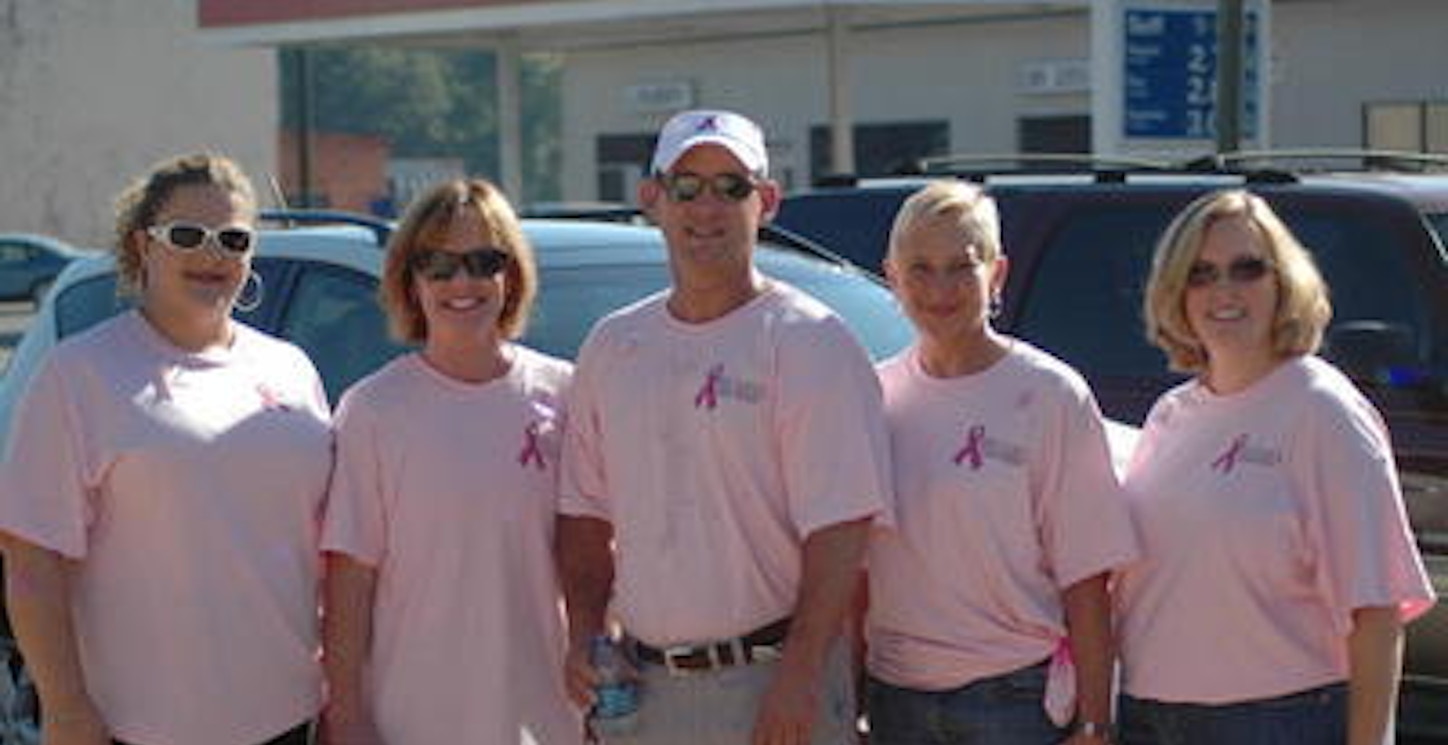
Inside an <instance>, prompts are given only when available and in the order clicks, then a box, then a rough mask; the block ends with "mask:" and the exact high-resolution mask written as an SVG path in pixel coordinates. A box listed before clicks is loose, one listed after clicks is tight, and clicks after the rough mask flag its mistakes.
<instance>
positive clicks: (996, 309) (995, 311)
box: [986, 292, 1006, 321]
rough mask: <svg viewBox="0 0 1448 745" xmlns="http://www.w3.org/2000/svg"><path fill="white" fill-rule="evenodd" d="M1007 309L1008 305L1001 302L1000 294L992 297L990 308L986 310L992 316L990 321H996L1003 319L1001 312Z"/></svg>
mask: <svg viewBox="0 0 1448 745" xmlns="http://www.w3.org/2000/svg"><path fill="white" fill-rule="evenodd" d="M1005 307H1006V304H1005V303H1004V302H1003V301H1001V295H1000V293H998V292H997V293H993V294H991V296H990V306H989V308H988V309H987V310H986V312H987V314H988V315H989V316H990V319H991V320H992V321H994V320H995V319H997V318H1000V317H1001V311H1003V310H1005Z"/></svg>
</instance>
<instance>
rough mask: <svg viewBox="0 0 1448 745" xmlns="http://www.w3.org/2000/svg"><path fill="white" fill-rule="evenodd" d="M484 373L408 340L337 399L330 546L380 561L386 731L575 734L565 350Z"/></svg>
mask: <svg viewBox="0 0 1448 745" xmlns="http://www.w3.org/2000/svg"><path fill="white" fill-rule="evenodd" d="M509 349H510V351H511V352H512V354H513V365H512V368H511V369H510V370H509V371H508V373H507V375H505V376H503V377H502V378H499V379H497V380H494V381H490V382H488V383H482V384H475V383H465V382H461V381H458V380H455V379H453V378H449V377H446V376H444V375H442V374H441V373H439V372H437V370H435V369H434V368H433V367H431V366H430V365H428V364H427V362H426V361H424V360H423V358H422V357H421V356H420V355H417V354H410V355H406V356H403V357H400V358H398V359H396V360H393V361H392V362H390V363H389V364H388V365H387V366H386V367H384V368H382V369H381V370H379V371H378V372H376V373H374V374H373V375H371V376H370V377H368V378H366V379H364V380H363V381H361V382H359V383H357V384H356V385H355V386H353V387H352V388H351V389H350V390H348V391H347V393H346V395H345V396H343V398H342V403H341V405H340V406H339V407H338V413H337V466H336V471H335V473H334V476H333V480H332V488H331V492H330V496H329V501H328V505H327V515H326V520H325V528H324V531H323V537H322V546H323V548H324V549H325V550H327V551H336V552H340V553H344V554H347V555H349V556H351V557H353V558H355V559H356V560H358V561H360V562H361V563H363V564H366V565H368V566H372V567H374V568H376V570H377V590H376V598H375V604H374V607H373V614H372V621H373V636H372V648H371V654H370V664H369V667H368V669H367V671H366V684H367V686H368V696H369V700H370V701H371V704H372V713H373V717H374V718H375V720H376V723H377V726H378V728H379V730H380V733H381V735H382V739H383V740H384V741H386V742H387V743H389V744H390V745H453V744H454V743H478V745H519V744H521V743H541V744H543V745H568V744H569V743H579V742H581V740H582V732H583V725H582V720H581V718H580V714H579V712H577V711H576V710H574V709H573V707H572V706H571V705H570V704H569V703H568V702H567V698H566V693H565V692H564V688H563V677H562V670H563V643H564V639H563V621H562V616H561V614H560V606H559V602H560V593H559V589H558V583H557V581H556V577H555V574H554V569H553V525H554V517H555V515H556V513H557V485H558V470H557V467H558V450H559V442H558V441H559V438H560V436H561V427H562V408H561V402H560V400H559V399H560V397H561V396H562V394H563V392H564V390H565V389H566V387H567V385H568V378H569V374H570V368H569V365H568V363H566V362H563V361H561V360H556V359H553V358H552V357H547V356H545V355H542V354H539V353H537V352H533V351H531V350H528V349H526V348H524V347H520V346H516V345H514V346H511V347H509Z"/></svg>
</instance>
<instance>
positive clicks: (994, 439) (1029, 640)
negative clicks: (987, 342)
mask: <svg viewBox="0 0 1448 745" xmlns="http://www.w3.org/2000/svg"><path fill="white" fill-rule="evenodd" d="M879 373H880V381H881V384H882V385H883V386H884V391H885V417H886V420H887V422H888V424H889V428H890V450H891V459H892V461H893V462H894V465H895V496H896V509H897V510H898V513H899V520H900V527H899V530H897V531H889V532H886V531H881V532H878V533H876V534H875V535H874V536H873V537H872V539H871V544H870V557H869V565H870V610H869V615H868V616H867V621H866V636H867V638H868V640H869V660H868V666H869V669H870V672H871V674H872V675H874V676H875V677H878V678H880V679H881V680H884V681H886V682H889V683H892V684H894V685H898V686H903V687H907V688H913V689H917V690H947V689H951V688H957V687H959V686H962V685H965V684H967V683H970V682H972V681H975V680H979V679H982V678H987V677H991V676H994V675H999V674H1002V673H1005V672H1008V671H1011V670H1016V669H1019V668H1021V667H1025V666H1027V665H1031V664H1034V663H1037V662H1040V661H1042V660H1044V659H1046V657H1048V656H1050V655H1051V653H1052V652H1053V651H1054V650H1055V648H1056V646H1057V644H1058V643H1059V642H1060V641H1061V639H1062V638H1063V637H1064V636H1065V635H1066V626H1065V616H1064V611H1063V609H1062V605H1061V592H1062V591H1063V590H1065V589H1066V588H1068V587H1070V586H1071V585H1073V584H1075V583H1076V582H1079V581H1080V580H1083V579H1087V578H1089V577H1092V576H1094V575H1097V574H1100V573H1102V572H1105V571H1109V570H1110V569H1112V568H1114V567H1118V566H1121V565H1122V564H1124V563H1126V562H1128V561H1131V560H1132V559H1133V558H1135V556H1136V553H1137V548H1136V539H1135V535H1134V534H1133V531H1132V527H1131V521H1130V518H1129V516H1128V515H1127V511H1126V503H1125V501H1124V500H1123V499H1122V495H1121V491H1120V487H1119V485H1118V483H1117V481H1116V476H1115V472H1114V471H1113V470H1112V465H1111V454H1110V452H1109V450H1108V447H1107V442H1106V434H1105V430H1104V428H1103V425H1102V421H1101V414H1100V411H1099V410H1098V408H1097V406H1096V400H1095V398H1094V397H1092V395H1091V391H1090V389H1089V388H1088V387H1087V385H1086V383H1085V381H1084V380H1082V379H1081V376H1080V375H1078V374H1077V373H1076V372H1075V371H1074V370H1072V369H1071V368H1069V367H1067V366H1066V365H1065V364H1064V363H1062V362H1060V361H1059V360H1057V359H1055V358H1053V357H1051V356H1049V355H1047V354H1046V353H1044V352H1042V351H1040V350H1038V349H1036V348H1034V347H1032V346H1030V345H1029V344H1026V343H1024V342H1021V341H1013V342H1012V345H1011V351H1010V353H1009V354H1007V355H1006V356H1005V357H1003V358H1002V359H1001V360H1000V361H998V362H997V363H995V364H994V365H992V366H991V367H990V368H988V369H986V370H984V371H982V372H980V373H976V374H974V375H966V376H961V377H957V378H934V377H931V376H930V375H929V374H928V373H926V372H925V371H924V370H923V369H922V368H921V366H920V360H919V352H918V348H916V347H912V348H910V349H908V350H906V351H905V352H903V353H901V354H900V355H899V356H897V357H895V358H894V359H892V360H889V361H888V362H885V363H883V364H882V365H880V368H879Z"/></svg>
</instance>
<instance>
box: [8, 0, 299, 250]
mask: <svg viewBox="0 0 1448 745" xmlns="http://www.w3.org/2000/svg"><path fill="white" fill-rule="evenodd" d="M195 15H196V3H195V0H0V231H6V232H8V231H24V232H39V233H46V234H50V235H55V236H58V237H60V238H62V239H65V240H68V241H71V242H73V243H78V244H81V245H89V246H105V245H108V241H109V238H110V226H111V204H112V201H113V199H114V196H115V194H116V193H117V192H118V191H119V190H120V189H121V188H122V187H124V186H125V184H126V183H127V182H128V181H129V180H130V179H132V178H134V177H136V176H139V175H140V174H142V173H143V172H144V171H145V170H146V169H147V167H148V166H149V165H150V164H151V163H153V162H155V161H156V160H159V159H161V158H163V157H166V156H169V155H172V154H175V153H179V152H183V151H187V150H192V149H198V148H208V149H214V150H219V151H222V152H225V153H227V154H229V155H231V156H233V157H235V158H237V159H238V160H240V161H241V163H242V165H243V167H244V168H246V169H247V171H248V173H249V174H251V175H252V177H253V179H255V180H256V181H258V184H257V186H258V188H259V189H260V188H264V187H263V182H264V176H265V175H266V174H267V173H268V172H269V171H270V170H271V169H272V168H274V165H273V164H274V163H275V162H276V126H277V93H276V68H275V62H274V59H275V55H274V53H273V52H272V51H270V50H261V49H241V50H238V49H233V48H225V47H219V46H213V45H203V44H201V43H199V42H198V41H197V40H196V36H195V29H196V18H195Z"/></svg>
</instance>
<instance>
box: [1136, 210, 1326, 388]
mask: <svg viewBox="0 0 1448 745" xmlns="http://www.w3.org/2000/svg"><path fill="white" fill-rule="evenodd" d="M1230 217H1242V218H1244V219H1246V221H1247V222H1248V224H1249V225H1250V226H1251V227H1252V230H1253V231H1255V232H1256V234H1257V237H1258V238H1259V239H1260V240H1261V241H1262V246H1263V248H1265V249H1266V251H1267V261H1268V263H1269V264H1271V266H1272V268H1273V271H1272V276H1273V278H1274V280H1273V281H1275V282H1276V283H1277V311H1276V316H1275V318H1274V319H1273V322H1272V347H1273V350H1274V351H1276V352H1277V354H1278V355H1280V356H1282V357H1290V356H1296V355H1303V354H1311V353H1313V352H1316V351H1317V349H1318V347H1319V346H1321V344H1322V334H1323V332H1324V331H1325V330H1326V329H1327V324H1328V322H1329V321H1330V320H1332V303H1331V302H1330V301H1329V299H1328V290H1327V284H1326V283H1325V282H1323V279H1322V274H1321V273H1319V272H1318V270H1317V264H1316V263H1314V262H1313V260H1312V254H1311V253H1310V252H1308V250H1307V249H1306V248H1305V247H1303V245H1302V244H1301V243H1300V242H1298V240H1297V238H1296V236H1294V235H1293V234H1292V231H1291V230H1289V229H1288V227H1287V226H1286V225H1285V224H1284V223H1283V222H1282V219H1281V218H1279V217H1278V216H1277V213H1276V212H1274V211H1273V210H1272V207H1271V205H1269V204H1267V202H1266V201H1265V200H1263V199H1262V198H1261V197H1259V196H1257V195H1256V194H1253V193H1251V192H1249V191H1246V190H1244V189H1226V190H1222V191H1216V192H1212V193H1209V194H1205V195H1203V196H1201V197H1198V198H1197V199H1196V200H1195V201H1193V202H1192V203H1191V204H1189V205H1187V206H1186V207H1185V208H1184V209H1182V211H1181V212H1180V213H1178V214H1177V216H1176V217H1175V218H1174V219H1173V220H1172V222H1171V225H1169V226H1167V229H1166V232H1164V233H1163V234H1162V236H1161V239H1160V240H1159V241H1158V242H1157V244H1156V254H1155V256H1153V258H1152V262H1151V274H1150V276H1149V277H1148V278H1147V282H1146V297H1145V302H1144V303H1143V308H1142V310H1143V312H1144V315H1145V317H1146V336H1147V338H1148V339H1150V340H1151V342H1152V343H1153V344H1155V345H1157V346H1158V347H1160V348H1161V349H1162V351H1163V352H1166V356H1167V361H1168V363H1169V364H1170V365H1171V368H1172V369H1173V370H1177V371H1180V372H1187V373H1196V372H1201V371H1203V370H1205V369H1206V366H1207V352H1206V349H1205V348H1203V346H1202V343H1201V341H1200V340H1199V339H1197V336H1196V334H1195V333H1194V332H1193V331H1192V329H1191V325H1190V324H1189V323H1188V322H1187V317H1186V305H1185V299H1186V287H1187V274H1188V273H1189V272H1190V271H1191V268H1192V263H1193V262H1195V261H1196V260H1197V255H1198V254H1199V253H1201V249H1202V242H1203V241H1204V240H1205V236H1206V233H1207V229H1208V228H1210V227H1211V225H1212V223H1214V222H1216V221H1217V220H1221V219H1225V218H1230Z"/></svg>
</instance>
